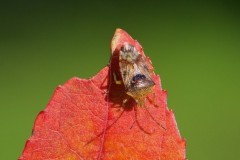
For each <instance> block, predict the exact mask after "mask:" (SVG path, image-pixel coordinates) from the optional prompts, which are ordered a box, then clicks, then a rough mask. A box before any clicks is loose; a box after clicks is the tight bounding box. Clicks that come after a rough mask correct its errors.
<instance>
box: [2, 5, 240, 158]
mask: <svg viewBox="0 0 240 160" xmlns="http://www.w3.org/2000/svg"><path fill="white" fill-rule="evenodd" d="M0 18H1V19H0V127H1V130H0V152H1V153H0V159H1V160H12V159H17V157H19V156H20V155H21V152H22V150H23V148H24V144H25V141H26V140H27V138H29V136H30V135H31V130H32V127H33V123H34V120H35V118H36V115H37V114H38V113H39V112H40V111H41V110H43V109H44V108H45V106H46V104H47V103H48V101H49V100H50V98H51V95H52V94H53V92H54V89H55V88H56V87H57V85H59V84H63V83H64V82H66V81H67V80H68V79H70V78H71V77H74V76H78V77H81V78H88V77H91V76H93V75H95V74H96V73H97V72H98V71H99V70H100V69H101V68H102V67H104V66H105V65H106V64H107V63H108V60H109V56H110V49H109V48H110V40H111V38H112V36H113V33H114V31H115V29H116V28H118V27H119V28H123V29H125V30H126V31H127V32H128V33H129V34H130V35H132V36H133V37H134V38H135V39H137V40H138V41H139V42H140V43H141V44H142V45H143V47H144V50H145V53H146V54H147V55H148V56H149V57H150V58H151V59H152V61H153V64H154V66H155V72H156V73H158V74H160V75H161V80H162V85H163V88H164V89H167V90H168V106H169V108H172V109H173V110H174V111H175V116H176V119H177V123H178V126H179V129H180V132H181V134H182V136H183V137H185V138H186V139H187V157H188V158H189V159H190V160H226V159H227V160H235V159H239V157H240V151H239V149H240V119H239V118H238V117H239V114H240V102H239V99H240V97H239V95H240V94H239V90H240V84H239V82H240V74H239V70H240V9H239V5H238V3H237V1H221V0H220V1H201V2H200V1H181V2H180V1H168V2H166V1H162V2H161V1H146V2H130V1H118V2H114V1H98V2H97V1H96V2H94V1H89V2H87V1H83V2H81V1H66V2H60V1H51V2H50V1H49V2H47V1H46V2H44V1H39V0H36V1H24V2H23V1H17V0H15V1H9V2H0Z"/></svg>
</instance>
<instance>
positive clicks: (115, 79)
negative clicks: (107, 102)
mask: <svg viewBox="0 0 240 160" xmlns="http://www.w3.org/2000/svg"><path fill="white" fill-rule="evenodd" d="M113 78H114V82H115V83H116V84H122V82H121V81H120V80H117V75H116V73H115V72H113Z"/></svg>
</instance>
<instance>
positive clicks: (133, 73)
mask: <svg viewBox="0 0 240 160" xmlns="http://www.w3.org/2000/svg"><path fill="white" fill-rule="evenodd" d="M119 67H120V73H121V76H122V80H123V84H124V86H125V90H126V93H127V94H128V95H129V96H131V97H132V98H133V99H134V100H135V101H136V103H138V104H139V105H140V106H143V104H144V100H145V98H146V96H147V95H148V94H149V93H151V92H152V89H153V86H154V85H155V83H154V82H153V80H152V78H151V76H150V73H149V69H148V66H147V64H146V61H145V59H144V57H143V56H142V55H141V54H139V52H138V51H137V49H136V48H135V47H134V46H132V45H130V44H128V43H124V45H123V46H122V48H121V50H120V53H119Z"/></svg>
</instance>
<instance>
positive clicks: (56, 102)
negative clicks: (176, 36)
mask: <svg viewBox="0 0 240 160" xmlns="http://www.w3.org/2000/svg"><path fill="white" fill-rule="evenodd" d="M125 42H128V43H129V44H131V45H133V46H135V47H136V48H137V50H138V51H139V52H140V54H142V55H143V56H145V54H144V52H143V49H142V47H141V45H140V44H139V43H138V42H137V41H136V40H134V39H132V38H131V37H130V36H129V35H128V34H127V33H126V32H125V31H124V30H122V29H117V30H116V32H115V34H114V37H113V39H112V42H111V51H112V54H111V60H110V63H109V65H108V66H106V67H105V68H103V69H102V70H101V71H100V72H99V73H98V74H97V75H96V76H94V77H92V78H91V79H88V80H85V79H80V78H72V79H70V80H69V81H67V82H66V83H65V84H64V85H62V86H59V87H57V88H56V90H55V92H54V94H53V96H52V98H51V100H50V102H49V103H48V105H47V107H46V109H45V110H44V111H41V112H40V113H39V114H38V116H37V118H36V121H35V124H34V127H33V132H32V136H31V137H30V138H29V139H28V140H27V142H26V145H25V148H24V150H23V153H22V155H21V157H20V158H19V160H44V159H48V160H53V159H54V160H80V159H81V160H82V159H84V160H85V159H103V160H110V159H111V160H112V159H113V160H115V159H120V160H121V159H123V160H128V159H131V160H135V159H159V160H184V159H185V140H184V139H182V138H181V136H180V133H179V131H178V128H177V124H176V121H175V117H174V114H173V112H172V111H171V110H169V109H168V108H167V102H166V99H167V92H166V91H165V90H162V87H161V83H160V78H159V76H158V75H156V74H155V73H153V74H152V79H153V81H154V82H155V83H156V85H155V87H154V89H153V92H152V93H151V94H149V95H148V96H147V97H146V100H145V103H144V106H142V107H140V106H138V104H137V103H136V102H135V101H134V99H132V98H131V97H129V96H128V95H127V94H126V93H125V89H124V85H123V84H120V85H119V84H116V83H115V81H114V77H113V74H116V77H117V78H118V79H119V80H121V76H120V73H119V64H118V56H119V50H120V48H121V46H122V45H123V44H124V43H125ZM146 61H147V62H146V63H147V64H148V65H149V67H150V70H153V66H152V64H151V61H150V59H149V58H146ZM126 99H128V101H127V102H126V103H125V104H124V105H123V101H124V100H126Z"/></svg>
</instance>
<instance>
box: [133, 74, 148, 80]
mask: <svg viewBox="0 0 240 160" xmlns="http://www.w3.org/2000/svg"><path fill="white" fill-rule="evenodd" d="M144 79H146V76H145V75H143V74H137V75H135V76H134V77H133V78H132V81H133V82H136V81H140V80H144Z"/></svg>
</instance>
